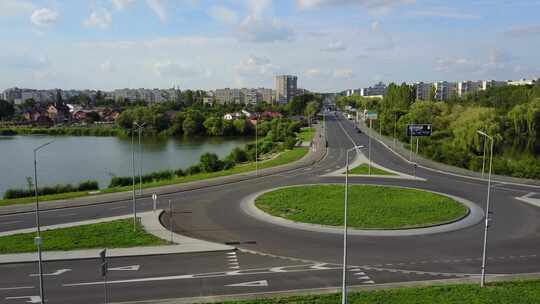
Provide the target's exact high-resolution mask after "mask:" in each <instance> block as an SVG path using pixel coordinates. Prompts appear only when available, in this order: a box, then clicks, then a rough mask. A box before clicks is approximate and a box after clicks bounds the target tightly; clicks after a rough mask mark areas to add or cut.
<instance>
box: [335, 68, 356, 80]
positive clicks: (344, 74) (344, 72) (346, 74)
mask: <svg viewBox="0 0 540 304" xmlns="http://www.w3.org/2000/svg"><path fill="white" fill-rule="evenodd" d="M353 76H354V72H353V70H351V69H336V70H334V78H352V77H353Z"/></svg>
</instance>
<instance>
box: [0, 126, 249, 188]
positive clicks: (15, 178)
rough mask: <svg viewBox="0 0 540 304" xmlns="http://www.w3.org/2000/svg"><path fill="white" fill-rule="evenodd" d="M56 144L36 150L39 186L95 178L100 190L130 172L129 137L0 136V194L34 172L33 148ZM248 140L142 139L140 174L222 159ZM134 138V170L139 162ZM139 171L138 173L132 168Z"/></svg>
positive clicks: (21, 184) (24, 185)
mask: <svg viewBox="0 0 540 304" xmlns="http://www.w3.org/2000/svg"><path fill="white" fill-rule="evenodd" d="M51 140H54V143H52V144H51V145H49V146H47V147H45V148H43V149H42V150H40V151H39V152H38V182H39V186H45V185H55V184H65V183H73V184H76V183H78V182H80V181H82V180H88V179H91V180H97V181H98V182H99V186H100V187H101V188H106V187H107V186H108V185H109V182H110V179H111V176H113V175H116V176H131V172H132V168H131V138H119V137H91V136H88V137H86V136H57V137H51V136H0V198H2V197H3V195H4V192H5V191H6V190H7V189H9V188H15V187H23V188H26V187H27V183H26V177H27V176H32V178H33V176H34V167H33V152H32V151H33V149H34V148H35V147H37V146H39V145H41V144H44V143H46V142H48V141H51ZM249 141H250V139H249V138H196V139H182V140H180V139H173V138H161V139H158V138H143V141H142V147H143V160H142V168H143V173H148V172H153V171H158V170H165V169H173V170H174V169H178V168H183V169H185V168H187V167H189V166H191V165H193V164H196V163H198V162H199V157H200V156H201V154H203V153H206V152H212V153H216V154H217V155H219V156H220V157H224V156H226V155H227V154H229V152H230V151H231V150H232V149H234V148H235V147H238V146H243V145H244V144H246V143H247V142H249ZM137 143H138V142H137V138H135V148H136V150H135V152H136V154H135V161H136V170H138V165H139V154H138V145H137ZM136 172H138V171H136Z"/></svg>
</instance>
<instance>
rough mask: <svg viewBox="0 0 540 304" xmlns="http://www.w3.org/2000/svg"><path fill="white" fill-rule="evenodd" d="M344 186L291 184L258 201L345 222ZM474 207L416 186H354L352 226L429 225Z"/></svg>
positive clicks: (289, 212) (300, 217)
mask: <svg viewBox="0 0 540 304" xmlns="http://www.w3.org/2000/svg"><path fill="white" fill-rule="evenodd" d="M343 201H344V186H341V185H316V186H304V187H290V188H284V189H279V190H276V191H272V192H268V193H265V194H263V195H262V196H260V197H259V198H257V200H256V202H255V203H256V206H257V207H258V208H260V209H261V210H263V211H265V212H267V213H269V214H271V215H274V216H278V217H282V218H285V219H289V220H292V221H295V222H302V223H310V224H320V225H328V226H343ZM467 212H468V209H467V208H466V207H465V206H463V205H462V204H461V203H459V202H456V201H454V200H453V199H451V198H449V197H446V196H443V195H439V194H435V193H431V192H427V191H421V190H415V189H405V188H396V187H384V186H369V185H352V186H349V226H350V227H354V228H360V229H403V228H416V227H425V226H431V225H435V224H440V223H445V222H449V221H453V220H457V219H459V218H461V217H463V216H465V215H466V214H467Z"/></svg>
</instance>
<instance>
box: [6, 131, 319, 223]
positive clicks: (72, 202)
mask: <svg viewBox="0 0 540 304" xmlns="http://www.w3.org/2000/svg"><path fill="white" fill-rule="evenodd" d="M320 132H321V126H320V125H317V126H316V133H315V136H314V138H313V139H314V140H313V147H314V148H313V149H310V150H309V152H308V153H307V154H306V155H305V156H304V157H303V158H301V159H300V160H298V161H296V162H293V163H290V164H285V165H281V166H276V167H272V168H266V169H261V170H259V172H258V174H257V173H256V172H255V171H251V172H246V173H239V174H235V175H229V176H223V177H216V178H210V179H205V180H200V181H194V182H189V183H182V184H174V185H168V186H162V187H156V188H147V189H143V195H142V196H141V197H139V199H141V198H151V196H152V194H153V193H156V194H158V195H166V194H172V193H178V192H186V191H193V190H198V189H204V188H209V187H214V186H220V185H226V184H232V183H237V182H242V181H246V180H252V179H254V178H260V177H265V176H269V175H274V174H277V173H283V172H287V171H291V170H296V169H299V168H302V167H306V166H311V165H313V164H315V163H317V162H318V161H320V160H321V159H322V158H323V157H324V155H325V154H326V146H325V145H324V142H325V139H324V136H319V134H320ZM131 195H132V193H131V192H130V191H126V192H118V193H108V194H98V195H93V196H85V197H79V198H73V199H65V200H57V201H46V202H41V204H40V207H41V209H42V210H53V209H62V208H68V207H79V206H88V205H98V204H105V203H113V202H119V201H125V200H130V199H131ZM34 208H35V207H34V204H32V203H28V204H19V205H11V206H2V207H0V215H9V214H17V213H25V212H32V211H33V210H34Z"/></svg>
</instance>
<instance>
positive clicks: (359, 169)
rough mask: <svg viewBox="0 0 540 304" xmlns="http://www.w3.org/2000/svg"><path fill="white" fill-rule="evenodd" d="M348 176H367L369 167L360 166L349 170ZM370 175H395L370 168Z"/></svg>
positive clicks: (366, 165) (365, 165)
mask: <svg viewBox="0 0 540 304" xmlns="http://www.w3.org/2000/svg"><path fill="white" fill-rule="evenodd" d="M349 174H358V175H369V165H368V164H361V165H360V166H358V167H356V168H353V169H351V170H349ZM371 175H395V174H394V173H390V172H388V171H386V170H383V169H379V168H376V167H373V166H371Z"/></svg>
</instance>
